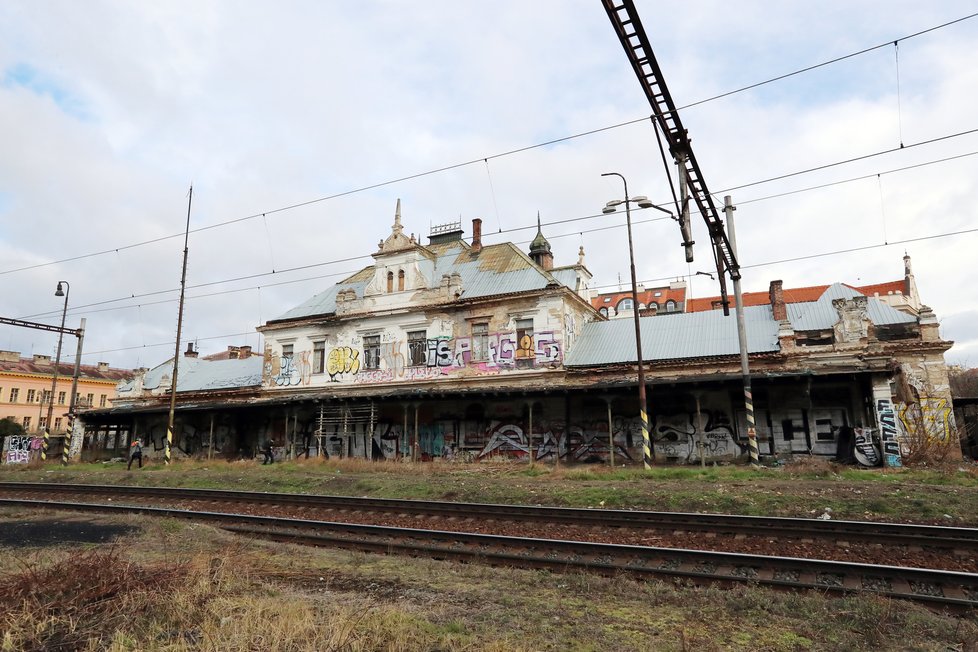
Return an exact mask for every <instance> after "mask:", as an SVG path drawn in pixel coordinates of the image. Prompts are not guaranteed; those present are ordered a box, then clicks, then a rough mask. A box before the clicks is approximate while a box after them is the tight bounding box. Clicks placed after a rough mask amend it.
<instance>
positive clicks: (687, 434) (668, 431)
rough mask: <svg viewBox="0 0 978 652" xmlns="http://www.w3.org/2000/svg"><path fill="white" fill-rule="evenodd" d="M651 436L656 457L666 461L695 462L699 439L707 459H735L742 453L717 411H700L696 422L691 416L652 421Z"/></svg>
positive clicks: (661, 418)
mask: <svg viewBox="0 0 978 652" xmlns="http://www.w3.org/2000/svg"><path fill="white" fill-rule="evenodd" d="M651 436H652V446H653V449H654V452H655V454H656V456H657V457H663V458H665V459H668V460H676V461H683V462H690V461H693V460H699V457H700V453H699V450H700V439H701V436H702V448H703V455H704V456H705V457H707V458H721V457H726V458H730V457H737V456H738V455H741V454H742V453H743V452H744V447H743V446H741V445H740V443H739V442H738V441H737V440H736V439H735V437H734V434H733V426H731V424H730V418H729V417H728V416H727V415H726V414H725V413H723V412H720V411H719V410H704V411H702V412H701V413H700V415H699V419H697V415H696V414H695V413H693V414H686V413H679V414H671V415H665V416H660V417H656V419H655V423H654V424H653V426H652V432H651Z"/></svg>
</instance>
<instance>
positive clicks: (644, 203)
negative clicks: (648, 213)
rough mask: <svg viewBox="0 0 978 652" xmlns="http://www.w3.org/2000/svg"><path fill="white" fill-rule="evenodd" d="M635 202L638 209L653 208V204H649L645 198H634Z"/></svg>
mask: <svg viewBox="0 0 978 652" xmlns="http://www.w3.org/2000/svg"><path fill="white" fill-rule="evenodd" d="M635 200H636V203H637V204H638V207H639V208H652V207H653V206H655V204H653V203H652V202H650V201H649V200H648V199H647V198H646V197H636V198H635Z"/></svg>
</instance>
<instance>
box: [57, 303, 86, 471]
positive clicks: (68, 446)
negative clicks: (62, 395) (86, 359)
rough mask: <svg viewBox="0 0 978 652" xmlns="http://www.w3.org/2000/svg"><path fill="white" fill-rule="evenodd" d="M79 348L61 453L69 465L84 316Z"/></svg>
mask: <svg viewBox="0 0 978 652" xmlns="http://www.w3.org/2000/svg"><path fill="white" fill-rule="evenodd" d="M77 333H78V350H77V351H75V371H74V373H72V375H71V398H69V399H68V434H67V436H66V437H65V446H64V451H63V452H62V454H61V464H62V465H64V466H67V465H68V462H69V461H70V460H71V438H72V435H73V434H74V427H75V401H76V400H77V397H78V377H79V375H81V358H82V344H84V342H85V318H84V317H82V320H81V325H79V327H78V331H77Z"/></svg>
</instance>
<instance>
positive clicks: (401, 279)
mask: <svg viewBox="0 0 978 652" xmlns="http://www.w3.org/2000/svg"><path fill="white" fill-rule="evenodd" d="M397 291H398V292H403V291H404V270H403V269H402V270H401V271H399V272H398V273H397Z"/></svg>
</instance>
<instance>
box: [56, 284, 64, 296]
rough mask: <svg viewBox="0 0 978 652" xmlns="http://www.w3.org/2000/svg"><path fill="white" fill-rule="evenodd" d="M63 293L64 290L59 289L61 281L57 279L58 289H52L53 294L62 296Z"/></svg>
mask: <svg viewBox="0 0 978 652" xmlns="http://www.w3.org/2000/svg"><path fill="white" fill-rule="evenodd" d="M64 295H65V293H64V290H62V289H61V281H58V289H57V290H55V291H54V296H56V297H63V296H64Z"/></svg>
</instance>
